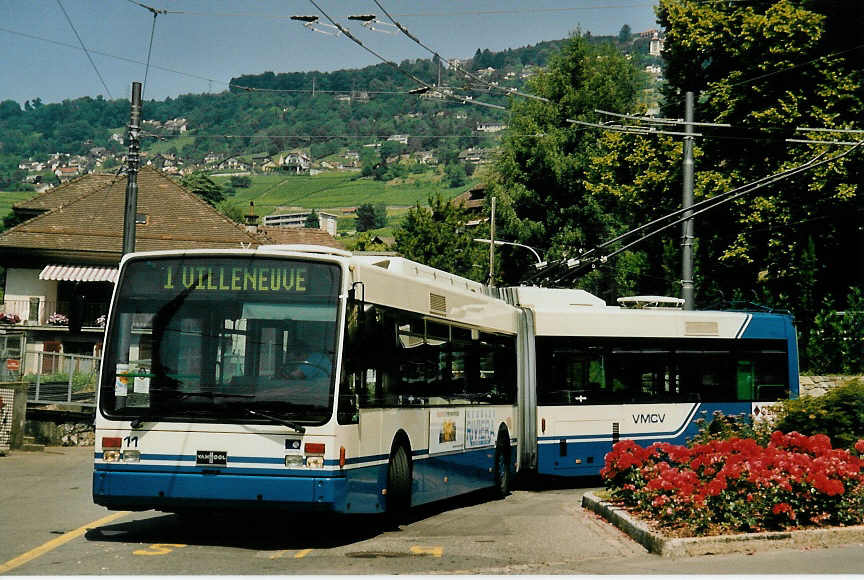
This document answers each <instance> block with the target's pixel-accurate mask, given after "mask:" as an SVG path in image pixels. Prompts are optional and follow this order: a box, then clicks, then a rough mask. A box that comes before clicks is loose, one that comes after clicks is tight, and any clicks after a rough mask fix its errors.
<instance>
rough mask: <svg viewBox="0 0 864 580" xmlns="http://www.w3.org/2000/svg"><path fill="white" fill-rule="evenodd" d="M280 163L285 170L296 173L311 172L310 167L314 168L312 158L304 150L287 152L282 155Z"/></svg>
mask: <svg viewBox="0 0 864 580" xmlns="http://www.w3.org/2000/svg"><path fill="white" fill-rule="evenodd" d="M278 163H279V166H280V167H281V168H282V170H283V171H288V172H290V173H296V174H298V175H299V174H301V173H309V169H311V168H312V160H311V159H310V158H309V156H308V155H306V154H305V153H303V152H302V151H292V152H290V153H286V154H285V155H284V156H282V155H280V156H279V162H278Z"/></svg>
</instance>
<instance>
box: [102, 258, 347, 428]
mask: <svg viewBox="0 0 864 580" xmlns="http://www.w3.org/2000/svg"><path fill="white" fill-rule="evenodd" d="M339 287H340V270H339V267H338V266H337V265H334V264H324V263H318V262H311V261H303V260H293V259H292V260H286V259H277V258H260V257H256V258H242V257H212V256H187V257H183V258H173V257H172V258H151V259H139V260H130V261H129V262H128V263H127V266H126V268H125V270H124V273H123V276H122V278H121V280H120V281H119V290H118V295H117V298H116V303H115V304H114V308H113V311H112V318H111V320H110V321H109V328H108V333H107V337H106V338H107V345H106V355H105V363H104V366H103V374H102V381H101V392H100V409H101V410H102V412H103V413H104V414H105V415H106V416H107V417H109V418H112V419H130V420H139V421H146V420H159V421H184V422H187V421H229V422H231V421H235V422H243V423H249V422H252V423H255V422H262V421H263V422H272V420H276V421H277V422H283V423H285V424H292V425H293V424H298V423H305V424H323V423H325V422H326V421H327V420H328V419H329V417H330V415H331V411H332V400H333V389H334V382H335V381H334V379H333V369H334V367H335V350H336V329H337V312H338V297H339Z"/></svg>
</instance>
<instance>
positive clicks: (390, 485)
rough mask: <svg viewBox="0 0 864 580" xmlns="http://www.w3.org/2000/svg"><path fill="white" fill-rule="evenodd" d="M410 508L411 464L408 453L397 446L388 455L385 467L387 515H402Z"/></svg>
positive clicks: (400, 446) (403, 448)
mask: <svg viewBox="0 0 864 580" xmlns="http://www.w3.org/2000/svg"><path fill="white" fill-rule="evenodd" d="M410 507H411V464H410V463H409V461H408V452H407V451H405V447H403V446H402V445H399V446H398V447H396V449H395V450H394V451H393V453H391V454H390V464H389V465H388V467H387V513H388V514H390V515H391V516H398V515H402V514H404V513H405V512H407V511H408V508H410Z"/></svg>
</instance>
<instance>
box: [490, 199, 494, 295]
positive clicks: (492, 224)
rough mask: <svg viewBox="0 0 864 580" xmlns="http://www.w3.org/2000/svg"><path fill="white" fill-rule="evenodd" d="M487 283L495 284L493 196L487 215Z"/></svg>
mask: <svg viewBox="0 0 864 580" xmlns="http://www.w3.org/2000/svg"><path fill="white" fill-rule="evenodd" d="M489 285H490V286H494V285H495V198H494V197H493V198H492V211H491V213H490V215H489Z"/></svg>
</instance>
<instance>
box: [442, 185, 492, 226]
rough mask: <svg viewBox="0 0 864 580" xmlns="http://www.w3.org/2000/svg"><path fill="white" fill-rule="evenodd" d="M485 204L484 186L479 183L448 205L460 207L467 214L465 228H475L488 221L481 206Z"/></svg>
mask: <svg viewBox="0 0 864 580" xmlns="http://www.w3.org/2000/svg"><path fill="white" fill-rule="evenodd" d="M485 202H486V184H485V183H479V184H477V185H475V186H474V187H472V188H471V189H469V190H468V191H465V192H463V193H461V194H459V195H457V196H456V197H454V198H453V199H452V200H450V203H451V204H452V205H454V206H460V205H461V206H462V207H464V208H465V210H466V211H467V212H468V215H469V221H468V222H467V223H466V224H465V225H466V226H477V225H480V224H481V223H483V222H486V221H488V220H489V217H488V216H487V215H486V213H485V210H484V209H483V206H484V204H485Z"/></svg>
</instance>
